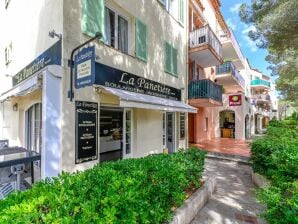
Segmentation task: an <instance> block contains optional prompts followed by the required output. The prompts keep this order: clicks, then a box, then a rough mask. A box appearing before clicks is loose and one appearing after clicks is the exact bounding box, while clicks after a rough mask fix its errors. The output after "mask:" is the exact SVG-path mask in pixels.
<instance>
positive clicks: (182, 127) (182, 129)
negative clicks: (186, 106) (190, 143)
mask: <svg viewBox="0 0 298 224" xmlns="http://www.w3.org/2000/svg"><path fill="white" fill-rule="evenodd" d="M184 138H185V113H180V139H184Z"/></svg>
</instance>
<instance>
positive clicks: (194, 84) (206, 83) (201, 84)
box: [188, 79, 222, 102]
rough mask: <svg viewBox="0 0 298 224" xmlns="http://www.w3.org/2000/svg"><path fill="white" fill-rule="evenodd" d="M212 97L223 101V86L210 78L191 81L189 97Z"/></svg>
mask: <svg viewBox="0 0 298 224" xmlns="http://www.w3.org/2000/svg"><path fill="white" fill-rule="evenodd" d="M200 98H210V99H213V100H216V101H219V102H222V86H221V85H217V84H216V83H214V82H212V81H211V80H210V79H202V80H195V81H190V83H189V84H188V99H200Z"/></svg>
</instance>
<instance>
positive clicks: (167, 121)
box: [164, 112, 176, 153]
mask: <svg viewBox="0 0 298 224" xmlns="http://www.w3.org/2000/svg"><path fill="white" fill-rule="evenodd" d="M164 128H165V130H164V133H165V147H166V148H167V149H168V152H169V153H173V152H175V140H176V138H175V113H174V112H167V113H165V114H164Z"/></svg>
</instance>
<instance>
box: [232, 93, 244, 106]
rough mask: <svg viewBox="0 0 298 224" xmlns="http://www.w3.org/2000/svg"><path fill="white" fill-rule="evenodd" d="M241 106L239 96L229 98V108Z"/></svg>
mask: <svg viewBox="0 0 298 224" xmlns="http://www.w3.org/2000/svg"><path fill="white" fill-rule="evenodd" d="M241 105H242V100H241V95H230V96H229V106H241Z"/></svg>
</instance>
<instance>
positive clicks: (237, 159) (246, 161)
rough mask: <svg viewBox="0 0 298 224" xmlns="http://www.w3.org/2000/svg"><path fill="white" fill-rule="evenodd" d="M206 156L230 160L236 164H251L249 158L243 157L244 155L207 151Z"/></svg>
mask: <svg viewBox="0 0 298 224" xmlns="http://www.w3.org/2000/svg"><path fill="white" fill-rule="evenodd" d="M206 158H208V159H217V160H226V161H232V162H237V163H238V164H243V165H251V163H250V162H249V158H248V157H244V156H237V155H230V154H223V153H216V152H208V154H207V155H206Z"/></svg>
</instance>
